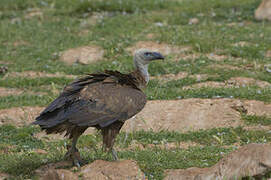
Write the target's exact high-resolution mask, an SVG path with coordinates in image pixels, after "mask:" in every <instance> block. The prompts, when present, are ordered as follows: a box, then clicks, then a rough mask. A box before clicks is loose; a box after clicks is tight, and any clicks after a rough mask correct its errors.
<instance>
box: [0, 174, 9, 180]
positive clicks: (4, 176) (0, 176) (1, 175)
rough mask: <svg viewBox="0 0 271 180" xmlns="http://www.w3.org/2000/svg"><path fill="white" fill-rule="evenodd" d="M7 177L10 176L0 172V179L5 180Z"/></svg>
mask: <svg viewBox="0 0 271 180" xmlns="http://www.w3.org/2000/svg"><path fill="white" fill-rule="evenodd" d="M9 178H11V177H10V175H9V174H7V173H1V172H0V180H6V179H9Z"/></svg>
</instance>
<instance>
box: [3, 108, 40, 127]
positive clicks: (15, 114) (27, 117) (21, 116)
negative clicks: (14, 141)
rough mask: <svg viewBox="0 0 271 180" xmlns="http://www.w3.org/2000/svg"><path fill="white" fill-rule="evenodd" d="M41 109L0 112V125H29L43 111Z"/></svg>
mask: <svg viewBox="0 0 271 180" xmlns="http://www.w3.org/2000/svg"><path fill="white" fill-rule="evenodd" d="M43 109H44V108H43V107H14V108H10V109H1V110H0V125H2V124H14V125H16V126H23V125H29V123H31V122H33V121H34V119H35V117H36V116H38V115H39V113H40V112H41V111H42V110H43Z"/></svg>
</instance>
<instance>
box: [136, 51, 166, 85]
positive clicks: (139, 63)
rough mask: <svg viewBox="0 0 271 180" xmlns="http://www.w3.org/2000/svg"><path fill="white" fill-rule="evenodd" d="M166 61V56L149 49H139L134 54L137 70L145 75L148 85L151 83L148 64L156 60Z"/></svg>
mask: <svg viewBox="0 0 271 180" xmlns="http://www.w3.org/2000/svg"><path fill="white" fill-rule="evenodd" d="M161 59H164V56H163V55H162V54H160V53H159V52H154V51H151V50H148V49H139V50H137V51H136V52H135V54H134V65H135V68H136V69H137V70H138V71H139V72H140V73H141V74H142V75H143V77H144V78H145V81H146V83H148V82H149V79H150V78H149V73H148V64H149V63H150V62H151V61H154V60H161Z"/></svg>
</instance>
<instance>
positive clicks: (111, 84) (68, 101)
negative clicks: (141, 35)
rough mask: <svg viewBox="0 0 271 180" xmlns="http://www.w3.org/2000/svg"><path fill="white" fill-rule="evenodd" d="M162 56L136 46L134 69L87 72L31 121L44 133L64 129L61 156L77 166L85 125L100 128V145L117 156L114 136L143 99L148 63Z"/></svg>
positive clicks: (138, 109)
mask: <svg viewBox="0 0 271 180" xmlns="http://www.w3.org/2000/svg"><path fill="white" fill-rule="evenodd" d="M163 59H164V56H163V55H162V54H161V53H159V52H156V51H151V50H148V49H139V50H136V51H135V53H134V57H133V62H134V71H132V72H130V73H128V74H123V73H120V72H119V71H114V70H104V71H103V72H100V73H92V74H87V75H85V76H83V77H81V78H79V79H77V80H75V81H73V82H72V83H70V84H68V85H67V86H65V87H64V89H63V91H62V92H61V93H60V95H59V96H58V97H57V98H56V99H55V100H54V101H53V102H51V103H50V104H49V105H48V107H46V108H45V109H44V110H43V111H42V112H41V113H40V115H39V116H38V117H36V119H35V121H34V122H33V123H32V124H34V125H39V126H40V127H41V129H42V130H44V131H45V132H46V133H47V134H51V133H64V132H65V136H66V137H68V138H69V139H71V145H68V146H67V148H68V150H67V153H66V154H65V158H66V159H69V160H71V161H72V162H73V164H74V165H76V166H78V167H80V165H82V164H83V161H82V159H81V157H80V153H79V151H78V149H77V148H76V144H77V140H78V138H79V137H80V136H81V135H82V134H83V133H84V131H85V130H86V129H87V128H88V127H95V128H97V129H98V130H100V131H101V134H102V137H103V149H105V150H106V151H107V152H110V151H111V153H112V156H113V159H114V160H118V156H117V153H116V151H115V150H114V148H113V146H114V142H115V138H116V136H117V135H118V133H119V131H120V129H121V127H122V126H123V124H124V123H125V121H126V120H128V119H130V118H131V117H133V116H134V115H136V114H137V113H139V112H140V111H141V110H142V109H143V108H144V106H145V104H146V102H147V97H146V95H145V93H144V89H145V88H146V86H147V84H148V82H149V73H148V65H149V63H150V62H152V61H155V60H163Z"/></svg>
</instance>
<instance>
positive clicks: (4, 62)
mask: <svg viewBox="0 0 271 180" xmlns="http://www.w3.org/2000/svg"><path fill="white" fill-rule="evenodd" d="M0 64H4V65H9V64H12V63H11V62H8V61H0Z"/></svg>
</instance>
